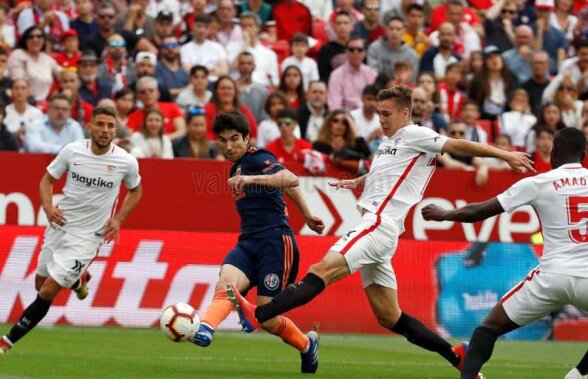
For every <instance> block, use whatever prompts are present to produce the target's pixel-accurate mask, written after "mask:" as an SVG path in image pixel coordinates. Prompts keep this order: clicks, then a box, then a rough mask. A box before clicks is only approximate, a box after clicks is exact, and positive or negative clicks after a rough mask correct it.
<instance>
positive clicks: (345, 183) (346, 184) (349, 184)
mask: <svg viewBox="0 0 588 379" xmlns="http://www.w3.org/2000/svg"><path fill="white" fill-rule="evenodd" d="M366 177H367V174H366V175H362V176H360V177H358V178H355V179H343V180H339V181H337V182H331V183H329V185H330V186H331V187H336V189H339V188H347V189H351V190H353V189H356V188H360V187H363V186H364V185H365V179H366Z"/></svg>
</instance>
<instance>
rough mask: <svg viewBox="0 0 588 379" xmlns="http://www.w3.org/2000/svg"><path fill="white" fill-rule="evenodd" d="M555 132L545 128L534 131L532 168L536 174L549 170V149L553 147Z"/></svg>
mask: <svg viewBox="0 0 588 379" xmlns="http://www.w3.org/2000/svg"><path fill="white" fill-rule="evenodd" d="M554 135H555V131H554V130H553V129H551V128H548V127H546V126H541V127H538V128H537V129H536V130H535V146H536V150H535V152H534V153H533V156H532V158H531V159H532V160H533V167H534V168H535V170H537V174H541V173H544V172H547V171H549V170H551V148H552V147H553V137H554Z"/></svg>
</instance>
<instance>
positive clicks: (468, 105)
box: [461, 100, 488, 145]
mask: <svg viewBox="0 0 588 379" xmlns="http://www.w3.org/2000/svg"><path fill="white" fill-rule="evenodd" d="M479 120H480V109H479V108H478V104H477V103H476V102H475V101H472V100H466V102H465V103H464V104H463V108H462V112H461V121H462V122H463V124H464V125H465V126H466V134H465V139H466V140H468V141H472V142H479V143H482V144H484V145H485V144H487V143H488V133H486V131H485V130H484V129H482V128H481V127H480V125H478V121H479Z"/></svg>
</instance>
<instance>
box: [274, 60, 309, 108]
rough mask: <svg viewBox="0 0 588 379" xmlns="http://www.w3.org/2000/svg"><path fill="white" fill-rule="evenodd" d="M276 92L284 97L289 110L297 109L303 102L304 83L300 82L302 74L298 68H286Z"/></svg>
mask: <svg viewBox="0 0 588 379" xmlns="http://www.w3.org/2000/svg"><path fill="white" fill-rule="evenodd" d="M278 90H279V91H282V92H283V93H284V94H285V95H286V99H288V104H290V108H292V109H298V107H299V106H300V103H301V102H302V101H303V100H304V83H303V82H302V72H301V71H300V69H299V68H298V67H296V66H290V67H286V69H285V70H284V72H283V73H282V77H281V78H280V85H279V86H278Z"/></svg>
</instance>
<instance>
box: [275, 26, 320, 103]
mask: <svg viewBox="0 0 588 379" xmlns="http://www.w3.org/2000/svg"><path fill="white" fill-rule="evenodd" d="M308 49H309V46H308V36H307V35H306V34H302V33H296V34H294V37H292V40H291V41H290V50H291V51H292V55H291V56H289V57H288V58H286V59H284V60H283V61H282V67H281V68H282V71H284V69H285V68H286V67H288V66H296V67H298V68H299V69H300V71H301V72H302V79H303V81H304V90H305V91H307V90H308V84H309V83H310V82H312V81H315V80H319V72H318V65H317V64H316V61H315V60H314V59H312V58H309V57H307V56H306V54H307V53H308Z"/></svg>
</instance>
